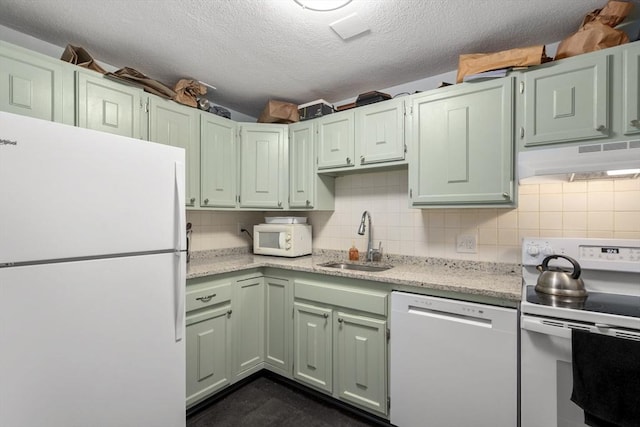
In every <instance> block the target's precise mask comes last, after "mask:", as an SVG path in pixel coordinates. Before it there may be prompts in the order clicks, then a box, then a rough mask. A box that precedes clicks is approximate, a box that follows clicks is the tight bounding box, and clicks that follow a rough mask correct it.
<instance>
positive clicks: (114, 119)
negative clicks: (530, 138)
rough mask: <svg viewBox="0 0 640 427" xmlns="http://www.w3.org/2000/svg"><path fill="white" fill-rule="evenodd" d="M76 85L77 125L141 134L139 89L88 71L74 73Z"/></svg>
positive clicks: (130, 134)
mask: <svg viewBox="0 0 640 427" xmlns="http://www.w3.org/2000/svg"><path fill="white" fill-rule="evenodd" d="M76 85H77V89H76V97H77V101H76V109H77V116H78V126H80V127H83V128H88V129H94V130H99V131H102V132H108V133H114V134H116V135H122V136H128V137H131V138H139V137H140V107H141V97H142V90H140V89H137V88H134V87H131V86H127V85H124V84H121V83H117V82H112V81H109V80H107V79H106V78H104V77H102V76H101V75H100V74H97V73H90V72H88V71H87V72H84V71H77V72H76Z"/></svg>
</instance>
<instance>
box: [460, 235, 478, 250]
mask: <svg viewBox="0 0 640 427" xmlns="http://www.w3.org/2000/svg"><path fill="white" fill-rule="evenodd" d="M477 248H478V236H476V235H475V234H459V235H458V236H456V252H460V253H467V254H475V253H477V252H478V249H477Z"/></svg>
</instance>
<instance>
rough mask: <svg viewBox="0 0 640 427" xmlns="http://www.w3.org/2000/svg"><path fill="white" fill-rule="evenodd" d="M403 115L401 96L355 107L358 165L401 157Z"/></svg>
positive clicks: (403, 148)
mask: <svg viewBox="0 0 640 427" xmlns="http://www.w3.org/2000/svg"><path fill="white" fill-rule="evenodd" d="M404 117H405V103H404V100H403V99H394V100H390V101H385V102H380V103H377V104H373V105H369V106H366V107H360V108H356V109H355V131H356V134H355V141H356V152H358V153H360V158H359V160H358V162H359V163H360V164H361V165H365V164H369V163H380V162H389V161H394V160H404V153H405V142H404Z"/></svg>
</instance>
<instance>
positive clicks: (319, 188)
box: [289, 120, 335, 210]
mask: <svg viewBox="0 0 640 427" xmlns="http://www.w3.org/2000/svg"><path fill="white" fill-rule="evenodd" d="M315 126H316V125H315V121H314V120H309V121H305V122H300V123H295V124H292V125H290V126H289V209H304V210H333V208H334V188H335V186H334V183H335V178H334V177H332V176H328V175H318V174H317V173H316V170H315V165H314V159H315V150H314V148H315V137H316V134H315Z"/></svg>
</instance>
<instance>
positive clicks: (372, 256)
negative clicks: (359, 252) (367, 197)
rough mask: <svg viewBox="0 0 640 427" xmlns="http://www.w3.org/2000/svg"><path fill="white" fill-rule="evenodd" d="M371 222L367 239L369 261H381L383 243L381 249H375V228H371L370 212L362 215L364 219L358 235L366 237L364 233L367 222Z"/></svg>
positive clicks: (361, 221)
mask: <svg viewBox="0 0 640 427" xmlns="http://www.w3.org/2000/svg"><path fill="white" fill-rule="evenodd" d="M367 219H368V220H369V236H368V238H367V261H380V258H381V257H382V242H380V249H373V234H372V233H373V227H372V226H371V214H370V213H369V211H364V212H363V213H362V219H361V220H360V226H359V227H358V234H359V235H361V236H364V232H365V231H366V230H367V225H366V224H365V221H366V220H367Z"/></svg>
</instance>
